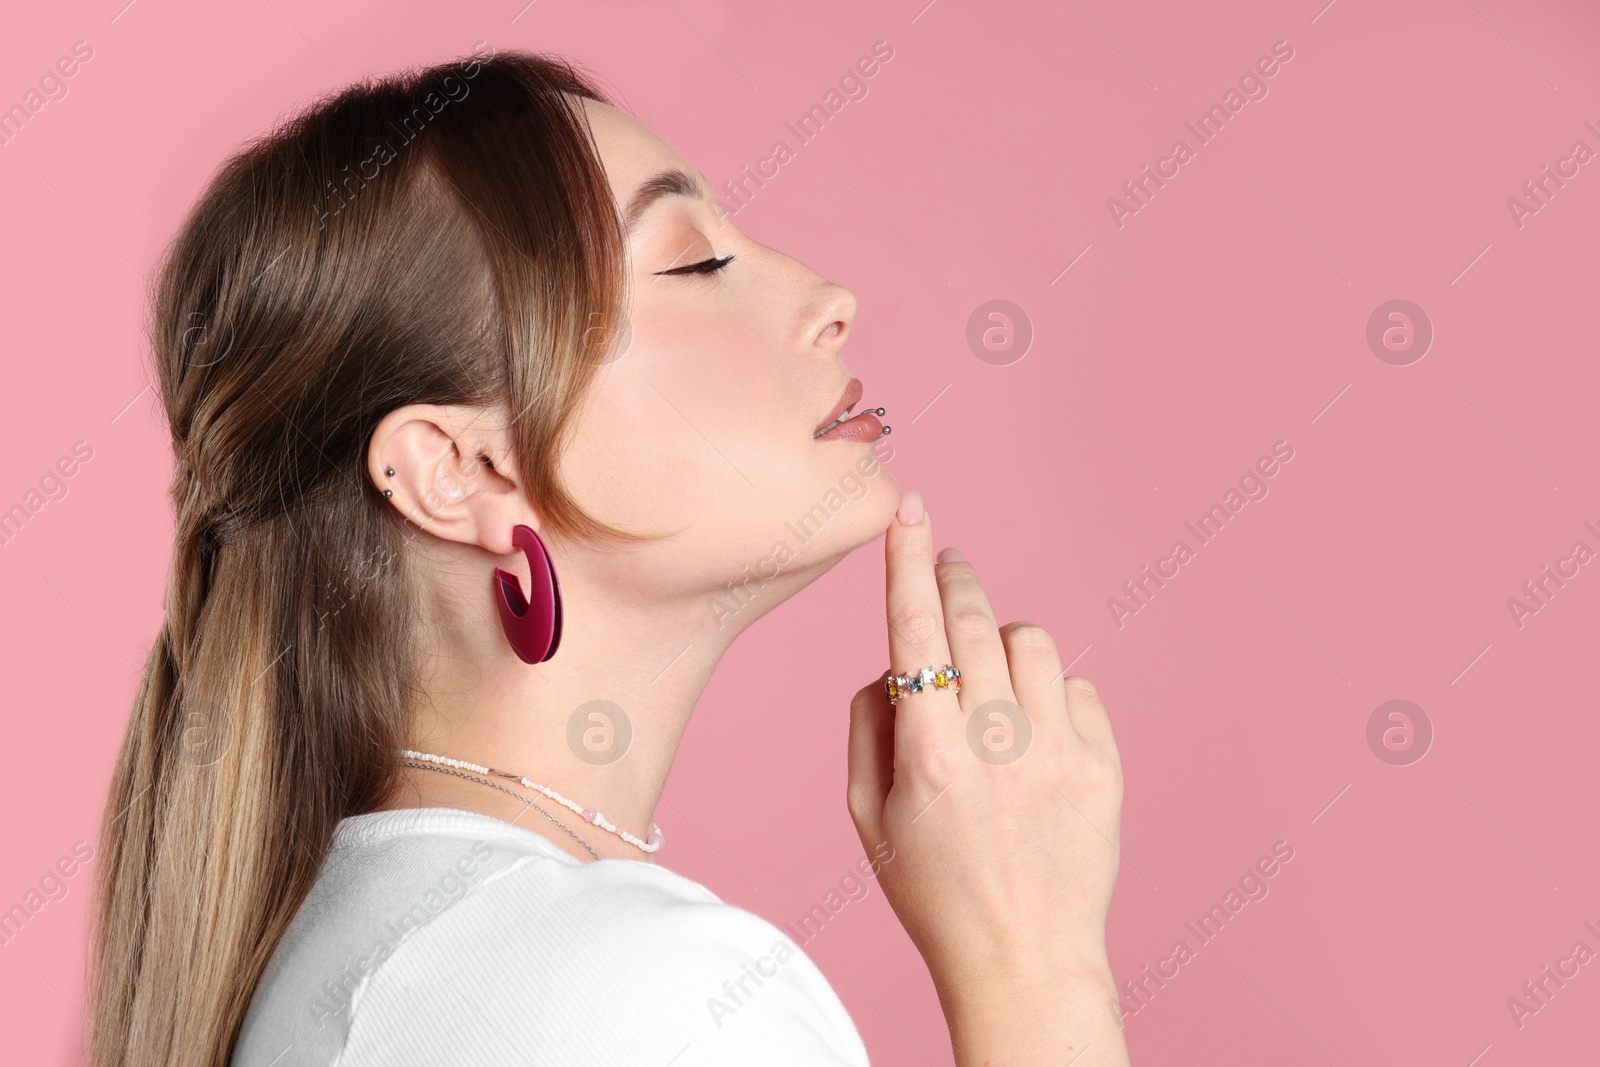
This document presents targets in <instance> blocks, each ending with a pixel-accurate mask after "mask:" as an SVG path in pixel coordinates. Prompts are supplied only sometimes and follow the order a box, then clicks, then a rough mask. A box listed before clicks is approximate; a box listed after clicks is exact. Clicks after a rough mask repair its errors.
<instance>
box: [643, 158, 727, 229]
mask: <svg viewBox="0 0 1600 1067" xmlns="http://www.w3.org/2000/svg"><path fill="white" fill-rule="evenodd" d="M706 195H707V192H706V188H705V186H704V185H702V184H700V181H699V180H698V179H697V178H695V177H691V176H690V175H689V174H687V173H686V172H684V171H682V170H679V169H678V168H676V167H673V168H672V169H670V170H664V171H661V172H660V173H658V174H653V175H651V176H650V177H649V178H646V179H645V181H644V182H643V184H641V185H640V186H639V188H637V189H635V190H634V191H633V197H632V198H631V199H630V200H629V201H628V208H627V210H626V211H624V212H623V226H624V229H626V230H628V231H630V232H631V231H632V230H633V228H634V226H636V225H638V222H639V219H640V218H642V217H643V216H644V213H645V212H646V211H648V210H649V209H650V206H651V205H652V204H654V203H655V202H656V201H657V200H661V199H663V198H664V197H668V196H685V197H688V198H690V199H691V200H701V199H704V198H705V196H706Z"/></svg>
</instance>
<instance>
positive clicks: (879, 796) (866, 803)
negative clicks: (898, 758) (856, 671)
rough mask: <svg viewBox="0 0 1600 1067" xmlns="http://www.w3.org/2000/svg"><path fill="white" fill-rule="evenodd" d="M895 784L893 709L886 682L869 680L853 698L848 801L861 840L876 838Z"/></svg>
mask: <svg viewBox="0 0 1600 1067" xmlns="http://www.w3.org/2000/svg"><path fill="white" fill-rule="evenodd" d="M893 784H894V708H893V707H892V706H891V705H890V704H889V698H888V697H887V696H886V695H885V694H884V691H883V682H882V681H881V680H879V681H873V682H868V683H867V684H866V685H864V686H862V687H861V688H860V689H859V690H857V692H856V695H855V697H854V698H853V699H852V700H851V701H850V756H849V785H848V793H847V798H846V799H847V802H848V804H849V807H850V817H851V819H853V820H854V821H855V824H856V832H857V833H858V834H860V835H861V837H862V840H867V839H871V840H873V841H877V840H878V839H879V838H880V837H881V836H882V834H881V833H879V829H880V824H881V823H882V819H883V805H884V802H885V800H886V799H887V798H888V796H889V787H890V786H891V785H893Z"/></svg>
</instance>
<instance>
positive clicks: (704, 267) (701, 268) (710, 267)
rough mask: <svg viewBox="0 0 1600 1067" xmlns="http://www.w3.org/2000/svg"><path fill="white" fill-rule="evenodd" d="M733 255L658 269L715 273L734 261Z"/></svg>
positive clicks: (659, 271) (660, 271)
mask: <svg viewBox="0 0 1600 1067" xmlns="http://www.w3.org/2000/svg"><path fill="white" fill-rule="evenodd" d="M733 258H734V257H733V256H723V257H722V258H721V259H703V260H701V261H700V262H699V263H691V264H689V265H688V266H687V267H674V268H672V269H671V270H658V271H656V273H657V274H715V273H716V272H717V271H719V270H721V269H722V268H723V267H726V266H727V265H728V264H729V263H732V262H733Z"/></svg>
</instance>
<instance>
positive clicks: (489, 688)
mask: <svg viewBox="0 0 1600 1067" xmlns="http://www.w3.org/2000/svg"><path fill="white" fill-rule="evenodd" d="M581 563H582V561H577V564H576V565H568V566H565V567H561V569H560V571H559V573H560V580H561V592H562V599H563V604H564V619H563V632H562V635H561V643H560V645H559V647H558V649H557V651H556V654H555V655H554V656H552V657H551V658H550V659H549V660H547V661H546V662H544V663H538V664H527V663H524V662H522V661H521V660H520V659H518V658H517V657H516V655H515V653H513V652H512V651H511V648H510V646H509V645H508V644H507V642H506V640H505V638H504V635H503V633H502V631H501V628H500V623H499V619H498V616H497V615H496V612H495V608H494V603H493V600H492V597H491V592H490V590H491V586H490V581H489V577H488V576H489V574H490V573H491V571H492V565H491V567H489V568H484V567H482V565H481V563H480V564H477V565H474V566H471V567H467V568H463V570H464V571H466V572H467V573H468V577H466V578H465V579H464V580H463V581H461V582H459V583H454V584H453V585H452V588H454V589H458V590H461V589H469V588H471V587H472V585H473V583H474V582H475V581H478V580H479V579H480V578H481V585H482V596H481V597H473V596H471V595H460V594H458V595H457V597H456V599H458V600H460V601H463V602H465V607H464V608H461V607H458V609H457V610H458V613H459V615H460V616H461V617H462V618H463V621H462V623H461V624H460V625H459V626H457V627H453V628H450V629H447V630H446V631H444V632H442V633H436V634H435V636H434V638H433V642H432V643H433V644H434V645H435V646H436V653H435V654H434V655H432V656H430V657H429V667H428V670H427V672H426V676H425V678H424V682H423V689H424V693H425V697H424V699H422V700H421V701H419V703H418V707H417V711H416V714H415V717H414V719H413V725H412V730H411V733H410V735H409V740H408V743H407V747H409V748H412V749H416V750H418V751H421V752H427V753H432V754H435V755H440V756H446V757H449V758H451V759H459V760H466V761H468V762H471V763H478V764H483V765H485V766H489V767H493V768H495V769H497V770H502V771H509V772H511V773H513V774H518V775H521V776H522V777H525V778H527V779H529V780H530V781H533V782H538V783H539V784H541V785H544V786H547V787H549V788H550V789H553V790H554V791H556V792H557V793H560V794H561V795H562V796H564V797H566V798H567V799H569V800H571V801H573V802H574V803H576V804H578V805H580V806H582V807H586V808H592V809H595V810H596V811H599V812H600V813H601V814H603V815H604V816H605V817H606V819H607V820H609V821H610V822H611V823H613V824H615V825H616V826H617V827H619V828H621V829H623V830H627V831H628V832H630V833H632V834H634V835H636V836H638V837H640V838H646V839H647V838H648V837H649V836H650V831H651V824H652V822H653V821H654V819H655V813H656V807H657V805H658V803H659V802H660V800H661V791H662V789H663V787H664V786H665V784H666V780H667V776H668V774H669V773H670V772H671V770H672V761H673V760H674V758H675V757H676V755H677V751H678V744H679V742H680V741H681V740H682V737H683V733H684V730H685V729H686V728H687V726H688V724H689V717H690V715H691V714H693V712H694V708H695V705H696V704H697V703H698V701H699V699H700V694H701V693H702V692H703V691H704V690H705V687H706V683H707V682H708V681H709V680H710V678H711V673H712V671H714V670H715V669H716V666H717V664H718V662H719V661H720V660H721V659H722V655H723V653H724V652H725V651H727V649H728V646H729V645H731V644H732V643H733V640H734V638H736V637H737V636H738V634H739V633H740V632H742V631H743V629H744V628H745V627H747V626H749V625H750V624H751V623H752V622H754V621H755V619H756V618H759V617H760V615H762V614H765V612H766V611H768V610H770V609H771V608H772V607H773V606H775V605H776V604H778V603H780V602H781V601H782V600H783V599H785V598H786V597H787V596H789V595H791V594H792V593H793V592H794V591H796V590H797V589H799V588H801V587H803V586H804V585H805V584H806V583H807V582H809V581H810V580H812V579H813V578H814V577H815V573H812V574H800V573H795V574H790V575H785V576H784V578H783V579H780V580H779V581H775V582H770V583H768V584H767V585H766V586H764V587H763V588H762V589H761V590H760V594H759V596H757V597H756V598H755V599H754V600H752V601H750V602H749V603H747V604H746V605H745V606H743V607H742V608H740V609H739V610H738V611H736V612H723V613H718V614H716V615H714V614H713V612H712V610H711V608H710V606H709V604H708V599H709V597H711V596H716V595H718V594H721V599H722V601H723V603H724V604H726V605H736V604H737V601H736V600H734V599H733V598H731V597H730V596H729V595H728V594H727V592H726V590H725V589H722V588H716V589H714V590H712V591H709V592H708V591H707V590H704V589H702V590H697V591H695V592H694V593H692V594H680V595H678V596H675V597H669V598H657V599H652V598H650V597H649V596H647V595H640V594H639V593H638V592H637V591H636V590H627V589H623V586H624V585H625V584H626V583H619V582H618V581H617V580H616V576H615V574H611V575H609V580H594V579H593V578H591V576H589V575H587V574H585V573H584V570H583V568H582V565H581ZM558 567H560V562H559V561H558ZM517 569H520V570H521V571H523V572H524V577H523V583H524V585H523V587H524V588H526V587H527V584H526V576H525V572H526V565H525V564H524V565H523V566H522V567H520V568H517ZM821 569H825V568H818V570H819V571H820V570H821ZM474 574H476V575H478V577H477V578H474V577H472V576H471V575H474ZM619 590H621V591H620V592H619ZM608 591H609V592H608ZM629 593H632V594H633V595H628V594H629ZM719 622H720V625H719ZM405 775H406V777H405V779H404V780H405V783H406V786H405V788H403V789H402V790H401V791H400V792H399V793H397V794H396V795H395V796H394V797H393V798H392V799H391V801H390V803H389V804H387V805H386V806H387V807H452V808H465V809H467V810H471V811H477V812H480V813H482V814H486V815H490V816H493V817H496V818H502V819H505V820H506V821H508V822H514V823H515V824H516V825H518V826H521V827H523V828H525V829H528V830H531V831H533V832H535V833H538V834H541V835H542V836H545V837H547V838H548V839H549V840H550V841H551V842H553V843H554V844H556V845H557V846H558V847H560V848H563V849H565V850H566V851H567V852H568V853H570V854H572V855H574V856H576V857H578V858H580V859H584V860H588V859H591V858H593V857H592V856H591V855H590V853H589V852H588V851H587V850H586V849H584V848H583V847H582V846H581V845H580V844H579V843H578V842H577V841H576V840H574V838H573V836H572V835H569V834H567V833H565V832H563V831H562V830H560V829H559V828H558V827H557V826H555V825H553V824H552V822H551V820H550V819H548V818H547V817H546V816H545V815H541V814H540V813H539V812H538V811H536V810H534V809H532V808H529V807H527V806H525V805H524V804H522V803H520V802H519V801H518V800H517V799H516V798H515V797H513V796H510V795H507V794H506V793H505V792H502V791H500V790H497V789H491V788H489V787H488V786H485V785H482V784H479V783H477V782H473V781H468V780H464V779H461V778H457V777H453V776H450V775H444V774H437V773H429V772H425V771H420V770H407V771H406V772H405ZM490 780H491V781H494V782H496V783H497V784H500V785H503V786H506V787H507V788H509V789H510V790H512V791H513V792H516V793H519V794H524V795H526V796H527V797H528V798H529V799H530V800H532V801H533V802H534V803H535V804H537V805H538V807H539V808H542V809H543V810H544V811H545V812H548V813H549V814H550V815H551V816H554V817H555V819H557V820H559V821H560V822H561V824H562V825H564V826H566V827H568V828H569V829H571V830H572V831H573V833H574V834H576V835H577V837H579V838H581V839H582V840H583V841H585V842H587V843H588V844H589V845H590V846H591V847H592V848H593V849H594V850H595V852H597V853H598V854H599V855H600V856H601V857H602V858H606V859H610V858H623V859H633V860H642V861H644V862H655V859H656V856H657V855H659V853H646V852H644V851H642V850H640V849H638V848H636V847H635V846H633V845H631V844H629V843H628V842H627V841H624V840H623V839H622V838H621V837H619V836H617V835H616V834H612V833H609V832H608V831H606V830H604V829H602V828H601V827H598V826H593V825H590V824H588V823H586V822H584V821H583V820H582V819H580V818H579V817H578V816H577V814H576V813H574V812H572V811H571V810H569V809H568V808H566V807H563V806H562V805H559V804H557V803H555V802H554V801H551V800H549V799H548V798H545V797H543V796H541V795H539V794H538V793H536V792H535V791H533V790H528V789H524V788H523V787H521V786H519V785H517V784H516V783H513V782H508V781H506V780H504V779H494V778H491V779H490ZM673 829H674V827H672V826H670V825H669V826H666V827H663V828H662V833H663V835H664V836H667V837H669V838H670V835H671V833H672V831H673ZM669 844H670V842H669Z"/></svg>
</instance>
